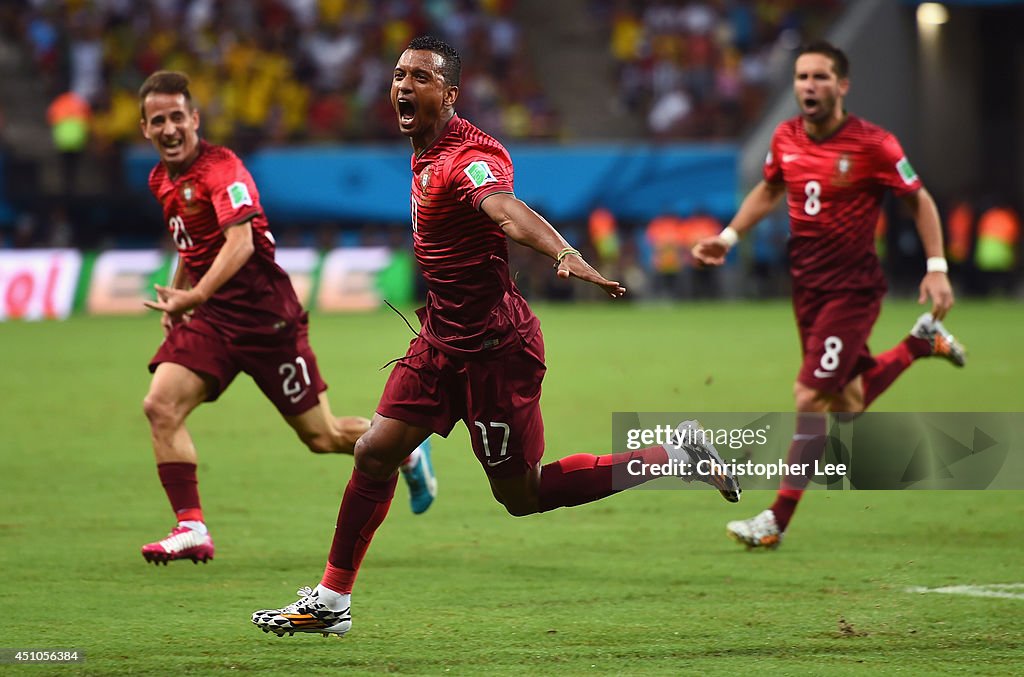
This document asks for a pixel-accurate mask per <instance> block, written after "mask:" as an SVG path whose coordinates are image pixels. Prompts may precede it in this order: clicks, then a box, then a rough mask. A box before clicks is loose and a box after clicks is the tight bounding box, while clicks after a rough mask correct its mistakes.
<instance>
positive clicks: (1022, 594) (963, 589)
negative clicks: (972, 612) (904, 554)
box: [906, 583, 1024, 599]
mask: <svg viewBox="0 0 1024 677" xmlns="http://www.w3.org/2000/svg"><path fill="white" fill-rule="evenodd" d="M1014 591H1019V592H1014ZM906 592H917V593H926V592H935V593H940V594H943V595H966V596H967V597H998V598H1000V599H1024V583H989V584H988V585H947V586H945V587H942V588H925V587H923V586H920V585H915V586H912V587H909V588H907V589H906Z"/></svg>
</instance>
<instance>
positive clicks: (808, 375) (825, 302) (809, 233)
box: [693, 42, 965, 548]
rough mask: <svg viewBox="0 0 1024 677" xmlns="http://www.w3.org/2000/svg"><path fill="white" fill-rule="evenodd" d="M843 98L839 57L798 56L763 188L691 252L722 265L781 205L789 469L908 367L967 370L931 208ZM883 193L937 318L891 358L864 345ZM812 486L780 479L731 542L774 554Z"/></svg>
mask: <svg viewBox="0 0 1024 677" xmlns="http://www.w3.org/2000/svg"><path fill="white" fill-rule="evenodd" d="M849 88H850V80H849V62H848V61H847V58H846V55H845V54H844V53H843V52H842V51H840V50H839V49H837V48H836V47H834V46H833V45H831V44H829V43H826V42H816V43H814V44H811V45H808V46H806V47H804V48H803V49H801V50H800V53H799V55H798V57H797V59H796V64H795V67H794V75H793V91H794V93H795V95H796V100H797V103H798V105H799V107H800V115H799V116H797V117H795V118H792V119H790V120H786V121H785V122H783V123H781V124H780V125H779V126H778V127H777V128H776V130H775V134H774V136H773V137H772V141H771V150H770V151H769V153H768V156H767V158H766V159H765V164H764V180H762V181H761V182H760V183H758V184H757V186H755V187H754V189H753V190H751V191H750V193H749V194H748V195H747V197H746V198H745V199H744V200H743V203H742V204H741V205H740V208H739V211H738V212H737V213H736V216H735V217H734V218H733V219H732V222H731V223H730V224H729V225H728V227H726V228H725V229H724V230H723V231H722V232H721V233H720V234H719V235H718V236H716V237H710V238H705V239H703V240H701V241H700V242H698V243H697V244H696V245H695V246H694V248H693V255H694V257H695V258H696V259H697V260H698V261H700V262H701V263H704V264H707V265H720V264H722V263H723V262H724V261H725V256H726V254H728V252H729V249H731V248H732V247H733V245H735V244H736V242H737V240H739V238H740V237H742V236H743V235H744V234H745V233H746V232H747V231H748V230H750V229H751V228H753V227H754V225H755V224H756V223H757V222H758V221H760V220H761V219H762V218H763V217H764V216H765V215H767V214H768V212H770V211H771V210H772V209H773V208H774V207H775V206H776V205H777V204H778V202H779V200H781V199H782V196H783V195H786V196H787V199H788V204H789V219H790V230H791V235H790V240H789V261H790V273H791V275H792V279H793V309H794V311H795V314H796V320H797V326H798V327H799V331H800V341H801V347H802V349H803V364H802V366H801V368H800V372H799V374H798V375H797V379H796V383H795V384H794V386H793V390H794V396H795V399H796V410H797V412H798V413H797V424H796V434H795V435H794V437H793V441H792V444H791V446H790V449H789V453H788V458H787V463H790V464H792V463H811V461H813V460H815V459H817V458H820V457H821V455H822V453H823V452H824V447H825V437H824V436H825V431H826V419H825V416H826V412H830V411H831V412H853V413H856V412H860V411H863V410H864V409H865V408H866V407H868V406H869V405H870V404H871V403H872V402H873V401H874V400H875V399H876V398H877V397H878V396H879V395H880V394H882V392H884V391H885V389H886V388H888V387H889V386H890V385H891V384H892V383H893V381H894V380H895V379H896V378H897V377H898V376H899V375H900V374H901V373H902V372H903V371H904V370H905V369H906V368H907V367H909V366H910V364H911V363H912V362H913V361H914V360H916V359H918V358H921V357H927V356H938V357H942V358H944V359H946V360H949V361H950V362H952V363H953V364H955V365H956V366H958V367H962V366H964V363H965V352H964V349H963V347H962V346H961V345H960V344H959V343H957V341H956V340H955V339H954V338H953V336H952V335H951V334H950V333H949V332H948V331H947V330H946V328H945V327H944V326H943V325H942V322H941V320H942V319H943V318H944V317H945V316H946V313H947V312H948V311H949V309H950V308H951V307H952V305H953V290H952V288H951V287H950V284H949V278H948V277H947V276H946V269H947V266H946V259H945V258H944V257H943V245H942V229H941V225H940V223H939V214H938V210H937V209H936V207H935V202H934V200H932V197H931V195H929V194H928V191H927V190H926V189H925V188H924V186H923V185H922V183H921V179H920V178H918V176H917V173H916V172H915V171H914V169H913V168H912V167H911V165H910V162H909V161H908V160H907V158H906V156H905V155H904V154H903V149H902V148H901V147H900V143H899V141H897V140H896V137H895V136H893V135H892V134H891V133H889V132H887V131H886V130H884V129H882V128H881V127H878V126H877V125H874V124H871V123H870V122H868V121H866V120H862V119H861V118H858V117H856V116H854V115H850V114H848V113H847V112H846V110H845V108H844V107H843V99H844V97H845V96H846V93H847V91H849ZM887 190H891V191H892V192H893V193H894V194H895V195H896V196H897V197H899V198H901V199H902V201H903V202H904V204H905V205H906V206H907V207H908V208H909V209H910V212H911V213H912V214H913V215H914V219H915V222H916V224H917V231H918V234H919V236H920V238H921V242H922V244H923V245H924V251H925V255H926V256H927V261H926V267H927V272H926V273H925V276H924V279H922V280H921V285H920V297H919V299H918V302H919V303H924V302H925V301H926V300H928V299H930V300H931V304H932V307H931V312H929V313H925V314H924V315H922V316H921V317H920V318H918V320H917V322H916V324H915V325H914V327H913V328H912V329H911V331H910V334H909V335H908V336H907V337H906V338H904V339H903V340H902V341H901V342H900V343H898V344H896V346H895V347H894V348H892V349H891V350H888V351H886V352H884V353H882V354H880V355H874V356H872V355H871V353H870V352H869V351H868V347H867V339H868V336H869V334H870V333H871V328H872V326H873V325H874V323H875V320H876V319H877V318H878V313H879V309H880V308H881V304H882V297H883V296H884V295H885V290H886V284H885V278H884V275H883V273H882V268H881V265H880V264H879V261H878V256H877V254H876V253H875V246H874V236H875V224H876V223H877V221H878V215H879V210H880V208H881V202H882V197H883V195H884V194H885V192H886V191H887ZM807 482H808V478H807V477H789V478H784V479H783V482H782V487H781V488H780V490H779V492H778V495H777V496H776V499H775V502H774V503H773V504H772V506H771V507H770V508H769V509H768V510H765V511H763V512H762V513H760V514H759V515H757V516H756V517H753V518H751V519H748V520H741V521H735V522H730V523H729V524H728V525H727V532H728V533H729V535H730V536H731V537H732V538H734V539H735V540H736V541H738V542H740V543H742V544H744V545H746V546H747V547H748V548H756V547H767V548H775V547H777V546H778V545H779V542H780V541H781V538H782V535H783V534H784V533H785V531H786V527H787V526H788V525H789V522H790V519H791V518H792V517H793V512H794V510H796V506H797V503H798V502H799V501H800V498H801V496H802V495H803V490H804V488H805V487H806V486H807Z"/></svg>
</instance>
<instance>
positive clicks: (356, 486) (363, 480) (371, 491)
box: [320, 468, 398, 594]
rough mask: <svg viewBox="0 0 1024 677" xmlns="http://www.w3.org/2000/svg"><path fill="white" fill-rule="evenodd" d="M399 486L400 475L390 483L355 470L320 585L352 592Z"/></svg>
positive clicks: (346, 491)
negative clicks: (374, 536)
mask: <svg viewBox="0 0 1024 677" xmlns="http://www.w3.org/2000/svg"><path fill="white" fill-rule="evenodd" d="M397 484H398V475H397V474H395V475H393V476H392V477H391V478H390V479H387V480H375V479H373V478H372V477H370V476H369V475H365V474H363V473H362V472H360V471H359V470H358V469H355V468H353V469H352V478H351V479H350V480H349V481H348V486H347V487H345V496H344V497H343V498H342V499H341V510H340V511H339V512H338V523H337V528H336V529H335V531H334V542H333V543H331V554H330V555H329V556H328V558H327V568H326V570H325V571H324V577H323V580H321V581H320V583H321V585H323V586H324V587H325V588H328V589H330V590H334V591H335V592H338V593H341V594H349V593H351V592H352V585H353V583H355V580H356V574H358V573H359V565H360V563H362V561H363V556H364V555H365V554H366V549H367V548H368V547H370V541H371V540H372V539H373V534H374V533H375V532H376V531H377V527H379V526H380V524H381V522H383V521H384V518H385V517H386V516H387V514H388V508H390V507H391V499H392V498H394V496H395V485H397Z"/></svg>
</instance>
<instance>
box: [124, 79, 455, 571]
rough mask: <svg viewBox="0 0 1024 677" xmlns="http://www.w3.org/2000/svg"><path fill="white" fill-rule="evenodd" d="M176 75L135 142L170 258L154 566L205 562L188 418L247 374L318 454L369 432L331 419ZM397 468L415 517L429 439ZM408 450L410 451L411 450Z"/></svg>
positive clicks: (236, 168)
mask: <svg viewBox="0 0 1024 677" xmlns="http://www.w3.org/2000/svg"><path fill="white" fill-rule="evenodd" d="M188 86H189V80H188V77H187V76H186V75H185V74H184V73H176V72H169V71H160V72H157V73H154V74H153V75H151V76H150V77H149V78H148V79H147V80H146V81H145V83H143V85H142V88H141V89H140V90H139V100H140V107H141V112H142V120H141V126H142V133H143V135H144V136H145V137H146V138H147V139H148V140H149V141H150V142H152V144H153V147H154V148H156V151H157V153H159V155H160V162H159V163H158V164H157V165H156V167H155V168H154V169H153V171H152V172H151V173H150V176H149V186H150V189H151V190H152V191H153V195H155V196H156V198H157V199H158V200H159V201H160V204H161V205H162V206H163V211H164V218H165V220H166V222H167V228H168V230H169V231H170V234H171V237H172V239H173V240H174V244H175V245H176V246H177V248H178V267H177V270H176V272H175V274H174V280H173V282H172V283H171V285H170V286H169V287H164V286H160V285H157V287H156V292H157V300H156V301H154V302H147V303H146V305H147V306H148V307H150V308H152V309H153V310H159V311H161V312H162V313H163V320H162V321H163V327H164V331H165V333H166V337H165V338H164V341H163V343H162V344H161V345H160V348H159V349H158V350H157V352H156V355H155V356H154V357H153V359H152V360H151V361H150V363H149V370H150V371H151V372H152V373H153V380H152V382H151V384H150V387H149V393H148V394H147V395H146V399H145V402H144V408H145V412H146V417H147V418H148V419H149V424H150V429H151V431H152V439H153V451H154V452H155V454H156V463H157V472H158V474H159V476H160V482H161V483H162V484H163V486H164V490H165V491H166V492H167V498H168V499H169V500H170V502H171V507H172V508H173V510H174V513H175V516H176V518H177V525H176V526H175V527H174V529H173V530H172V531H171V533H170V534H169V535H168V536H167V537H166V538H164V539H163V540H160V541H156V542H154V543H149V544H147V545H144V546H143V547H142V555H143V557H145V558H146V560H148V561H150V562H154V563H160V562H163V563H164V564H166V563H167V562H168V561H171V560H178V559H190V560H192V561H193V562H197V561H202V562H205V561H207V560H208V559H212V558H213V540H212V539H211V538H210V534H209V531H208V530H207V528H206V523H205V520H204V518H203V511H202V507H201V505H200V501H199V489H198V482H197V479H196V449H195V445H194V444H193V443H192V437H191V436H190V435H189V432H188V429H187V428H186V427H185V419H186V418H187V417H188V415H189V414H190V413H191V412H192V410H193V409H195V408H196V407H197V406H199V404H201V403H202V402H210V401H213V400H216V399H217V397H218V396H219V395H220V394H221V392H223V391H224V389H225V388H227V387H228V385H229V384H230V383H231V381H232V380H233V379H234V378H235V376H236V375H237V374H238V373H239V372H245V373H247V374H249V375H250V376H251V377H252V378H253V380H254V381H255V382H256V384H257V385H258V386H259V387H260V390H262V391H263V393H264V394H265V395H266V396H267V398H268V399H269V400H270V401H271V402H273V403H274V406H276V407H277V409H278V411H280V412H281V415H282V416H284V419H285V420H286V421H287V422H288V424H289V425H291V426H292V428H294V429H295V432H296V433H298V436H299V438H300V439H301V440H302V441H303V442H304V443H305V444H306V446H307V447H309V449H310V451H313V452H315V453H332V452H333V453H344V454H351V453H353V449H354V447H355V444H356V440H357V439H359V436H360V435H362V434H363V433H365V432H366V430H367V429H368V428H369V425H370V422H369V421H368V420H367V419H365V418H360V417H354V416H349V417H337V418H336V417H335V416H334V415H333V414H332V413H331V409H330V405H329V404H328V402H327V395H326V393H325V391H326V390H327V384H326V383H324V381H323V379H322V378H321V377H320V372H319V370H318V369H317V365H316V356H315V355H314V354H313V350H312V348H310V345H309V339H308V334H309V319H308V316H307V313H306V312H305V311H304V310H303V308H302V305H301V304H300V302H299V300H298V298H297V297H296V295H295V290H294V289H293V288H292V284H291V281H290V279H289V278H288V275H287V273H285V272H284V270H282V269H281V268H280V266H278V265H277V263H275V261H274V250H275V246H274V238H273V236H272V235H271V233H270V230H269V228H268V225H267V218H266V216H265V215H264V214H263V209H262V207H261V206H260V196H259V192H258V191H257V190H256V184H255V183H254V182H253V180H252V177H251V176H250V175H249V172H248V171H247V170H246V168H245V167H244V166H243V165H242V162H241V161H240V160H239V159H238V157H237V156H236V155H235V154H234V153H232V152H231V151H230V150H228V149H227V148H224V147H222V146H215V145H212V144H209V143H206V142H205V141H202V140H200V138H199V111H198V110H197V109H196V108H195V107H194V106H193V105H192V97H191V95H190V93H189V87H188ZM417 442H423V443H424V444H423V445H420V446H418V447H416V449H415V450H413V448H412V447H410V449H409V450H410V451H411V452H412V453H411V454H409V455H407V456H408V458H403V459H401V460H402V472H403V475H404V476H405V477H406V480H407V483H408V484H409V488H410V492H411V500H412V504H413V512H423V511H424V510H426V509H427V507H428V506H429V505H430V503H431V501H433V497H434V494H435V493H436V481H435V480H434V477H433V473H432V470H431V467H430V458H429V449H428V447H427V446H426V444H425V443H426V438H425V437H424V438H421V439H420V440H417ZM414 446H416V445H414Z"/></svg>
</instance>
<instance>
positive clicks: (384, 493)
mask: <svg viewBox="0 0 1024 677" xmlns="http://www.w3.org/2000/svg"><path fill="white" fill-rule="evenodd" d="M460 71H461V62H460V58H459V55H458V53H457V52H456V51H455V50H454V49H453V48H452V47H451V46H449V45H448V44H446V43H444V42H442V41H440V40H438V39H436V38H432V37H419V38H416V39H415V40H413V41H412V42H411V43H410V44H409V47H408V49H406V51H405V52H403V53H402V55H401V57H400V58H399V60H398V64H397V65H396V66H395V70H394V74H393V77H392V81H391V104H392V107H393V108H394V110H395V113H396V115H397V118H398V127H399V130H400V131H401V133H402V134H404V135H405V136H407V137H409V139H410V141H411V142H412V148H413V157H412V201H411V208H412V229H413V243H414V248H415V254H416V259H417V261H418V262H419V264H420V267H421V269H422V272H423V276H424V278H425V279H426V282H427V303H426V308H424V309H422V310H421V311H420V312H419V313H418V315H419V318H420V320H421V323H422V329H421V331H420V335H419V336H418V337H417V338H415V339H414V340H413V341H412V343H411V344H410V346H409V350H408V352H407V353H406V355H405V357H404V358H403V359H402V360H401V361H400V362H398V363H397V364H396V365H395V367H394V369H393V371H392V372H391V375H390V377H389V379H388V382H387V385H386V386H385V387H384V393H383V395H382V396H381V400H380V404H379V406H378V407H377V413H376V415H375V416H374V419H373V425H372V426H371V427H370V430H369V431H368V432H367V433H366V434H365V435H363V437H361V438H360V439H359V442H357V443H356V452H355V468H354V469H353V471H352V478H351V480H350V481H349V483H348V487H347V488H346V490H345V495H344V497H343V498H342V503H341V509H340V511H339V514H338V521H337V529H336V530H335V534H334V541H333V543H332V545H331V550H330V554H329V557H328V562H327V567H326V570H325V572H324V576H323V579H322V580H321V582H320V584H319V585H318V586H317V587H316V589H310V588H302V589H301V590H299V593H298V594H299V595H300V598H299V600H298V601H296V602H293V603H292V604H289V605H288V606H286V607H284V608H283V609H266V610H262V611H257V612H256V613H254V614H253V616H252V621H253V623H255V624H256V625H257V626H259V627H260V628H262V629H263V630H264V631H266V632H275V633H277V634H279V635H283V634H285V633H289V634H291V633H294V632H320V633H323V634H324V635H330V634H334V635H343V634H344V633H345V632H347V631H348V630H349V628H350V627H351V625H352V620H351V613H350V594H351V592H352V586H353V583H354V582H355V578H356V574H357V572H358V570H359V564H360V562H361V561H362V559H363V555H364V554H365V553H366V549H367V547H368V546H369V544H370V540H371V539H372V538H373V535H374V532H375V530H376V529H377V527H379V526H380V524H381V522H382V521H383V520H384V517H385V515H386V514H387V512H388V506H389V505H390V503H391V498H392V495H393V494H394V491H395V482H396V479H395V471H396V469H397V468H398V464H399V463H400V462H401V460H402V459H403V458H404V457H405V456H406V455H407V454H408V453H409V450H410V449H413V448H414V447H415V446H416V445H417V444H419V443H420V442H421V441H422V440H424V439H426V437H427V436H428V435H430V434H431V433H432V432H435V433H438V434H440V435H444V436H447V435H448V433H449V432H450V431H451V430H452V428H453V427H454V425H455V423H456V422H457V421H458V420H460V419H461V420H462V421H463V422H464V423H465V425H466V428H467V429H468V430H469V433H470V437H471V440H472V446H473V452H474V453H475V454H476V457H477V460H478V461H479V463H480V465H481V466H482V467H483V470H484V472H485V473H486V475H487V478H488V480H489V482H490V485H491V491H492V493H493V494H494V497H495V498H496V499H497V500H498V501H499V502H500V503H501V504H502V505H504V507H505V509H506V510H507V511H508V512H509V513H511V514H512V515H516V516H521V515H529V514H532V513H538V512H545V511H547V510H554V509H555V508H559V507H564V506H574V505H580V504H583V503H589V502H591V501H596V500H598V499H601V498H604V497H605V496H609V495H611V494H614V493H616V492H618V491H620V490H622V489H625V488H628V486H631V485H634V484H639V483H641V482H643V481H646V480H648V479H651V477H650V476H647V477H643V476H640V475H637V476H633V475H630V474H629V473H628V472H627V471H626V468H627V465H628V464H629V462H630V461H631V460H636V459H639V460H640V461H641V464H643V463H658V464H664V463H668V462H670V460H671V461H675V462H677V463H687V462H692V463H696V462H697V461H698V460H700V459H708V460H720V457H719V456H718V455H717V453H716V452H715V450H714V448H713V447H711V446H710V445H708V444H705V443H704V442H703V440H702V439H701V438H700V436H690V437H689V442H685V441H684V443H683V444H679V445H676V444H667V445H665V446H657V447H652V448H648V449H640V450H637V451H634V452H629V453H622V454H609V455H605V456H592V455H590V454H576V455H574V456H569V457H567V458H563V459H561V460H559V461H555V462H554V463H548V464H547V465H543V466H542V465H541V464H540V461H541V456H542V455H543V453H544V425H543V421H542V419H541V412H540V394H541V381H542V379H543V377H544V372H545V370H546V367H545V365H544V342H543V339H542V337H541V332H540V323H539V321H538V319H537V317H536V316H535V315H534V314H533V312H532V311H531V310H530V307H529V306H528V305H527V304H526V301H525V300H524V299H523V297H522V296H521V295H520V293H519V290H518V289H516V286H515V284H514V283H513V282H512V279H511V277H510V276H509V269H508V241H507V239H506V238H511V239H512V240H515V241H516V242H519V243H520V244H524V245H526V246H528V247H531V248H533V249H535V250H537V251H538V252H540V253H542V254H544V255H546V256H548V257H550V258H551V259H553V260H554V262H555V268H556V270H557V275H558V276H559V277H560V278H563V279H567V278H570V277H577V278H579V279H581V280H583V281H585V282H590V283H592V284H594V285H597V286H598V287H600V288H601V289H603V290H604V291H605V292H606V293H607V294H608V295H609V296H610V297H612V298H618V297H620V296H622V295H623V294H624V293H625V291H626V290H625V289H624V288H623V287H622V286H621V285H620V284H619V283H618V282H614V281H611V280H607V279H605V278H604V277H603V276H602V275H601V274H600V273H598V272H597V271H596V270H594V269H593V268H592V267H591V266H590V265H588V264H587V262H586V261H584V260H583V258H582V257H581V256H580V253H579V252H578V251H576V250H575V249H573V248H572V247H570V246H569V245H568V244H567V243H566V241H565V240H564V239H563V238H562V236H561V235H559V233H558V232H557V231H556V230H555V229H554V228H553V227H552V226H551V224H549V223H548V222H547V221H546V220H544V219H543V218H542V217H541V216H539V215H538V214H537V213H536V212H534V211H533V210H532V209H530V207H528V206H527V205H526V204H525V203H523V202H521V201H520V200H518V199H517V198H516V197H515V195H514V193H513V180H512V179H513V177H512V174H513V170H512V161H511V159H510V158H509V155H508V152H507V151H506V150H505V148H504V147H503V146H502V145H501V144H500V143H499V142H498V141H496V140H495V139H493V138H492V137H490V136H488V135H487V134H485V133H484V132H482V131H480V130H479V129H477V128H476V127H474V126H473V125H472V124H470V123H469V122H467V121H466V120H463V119H462V118H460V117H459V116H458V115H456V114H455V109H454V105H455V101H456V99H457V98H458V95H459V75H460ZM685 429H690V430H695V429H696V428H695V423H694V422H692V421H687V422H683V423H682V424H680V428H679V430H680V431H683V430H685ZM694 479H698V478H694ZM699 479H701V480H703V481H706V482H708V483H709V484H712V485H713V486H715V487H716V488H718V489H719V491H721V492H722V494H723V495H724V496H725V497H726V499H727V500H730V501H733V502H735V501H737V500H739V493H740V490H739V486H738V485H737V484H736V482H735V480H734V478H732V477H727V476H724V475H719V476H710V475H708V476H703V477H700V478H699Z"/></svg>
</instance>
